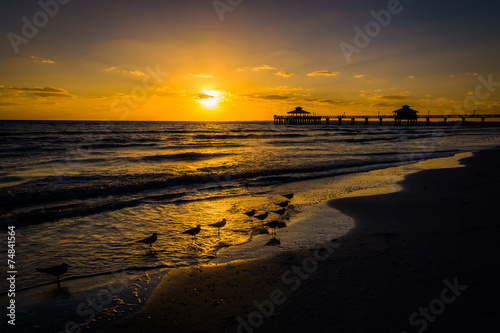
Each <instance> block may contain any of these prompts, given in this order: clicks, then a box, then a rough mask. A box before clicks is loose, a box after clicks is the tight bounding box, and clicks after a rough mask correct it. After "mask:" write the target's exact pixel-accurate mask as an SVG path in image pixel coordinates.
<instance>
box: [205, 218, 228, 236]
mask: <svg viewBox="0 0 500 333" xmlns="http://www.w3.org/2000/svg"><path fill="white" fill-rule="evenodd" d="M225 225H226V219H222V221H220V222H216V223H212V224H209V225H208V226H209V227H214V228H217V234H218V235H219V237H220V228H222V227H224V226H225Z"/></svg>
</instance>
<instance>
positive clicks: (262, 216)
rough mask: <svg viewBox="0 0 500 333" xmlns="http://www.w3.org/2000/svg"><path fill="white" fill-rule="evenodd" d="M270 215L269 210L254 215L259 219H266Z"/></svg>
mask: <svg viewBox="0 0 500 333" xmlns="http://www.w3.org/2000/svg"><path fill="white" fill-rule="evenodd" d="M268 216H269V213H268V212H265V213H264V214H260V215H255V216H254V217H255V218H256V219H259V220H261V221H264V220H265V219H266V218H267V217H268Z"/></svg>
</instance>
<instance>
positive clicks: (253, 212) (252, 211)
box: [243, 209, 256, 217]
mask: <svg viewBox="0 0 500 333" xmlns="http://www.w3.org/2000/svg"><path fill="white" fill-rule="evenodd" d="M255 213H256V210H255V209H252V210H251V211H249V212H246V213H243V214H245V215H246V216H248V217H252V216H254V215H255Z"/></svg>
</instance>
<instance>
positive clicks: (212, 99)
mask: <svg viewBox="0 0 500 333" xmlns="http://www.w3.org/2000/svg"><path fill="white" fill-rule="evenodd" d="M198 98H199V99H198V103H200V104H201V106H203V107H204V108H205V109H209V110H212V109H215V108H216V107H217V106H218V105H219V103H220V102H221V101H222V100H223V92H222V91H217V90H203V92H202V93H201V94H199V95H198Z"/></svg>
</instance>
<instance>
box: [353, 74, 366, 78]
mask: <svg viewBox="0 0 500 333" xmlns="http://www.w3.org/2000/svg"><path fill="white" fill-rule="evenodd" d="M354 77H355V78H356V79H362V78H364V77H366V74H358V75H354Z"/></svg>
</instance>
